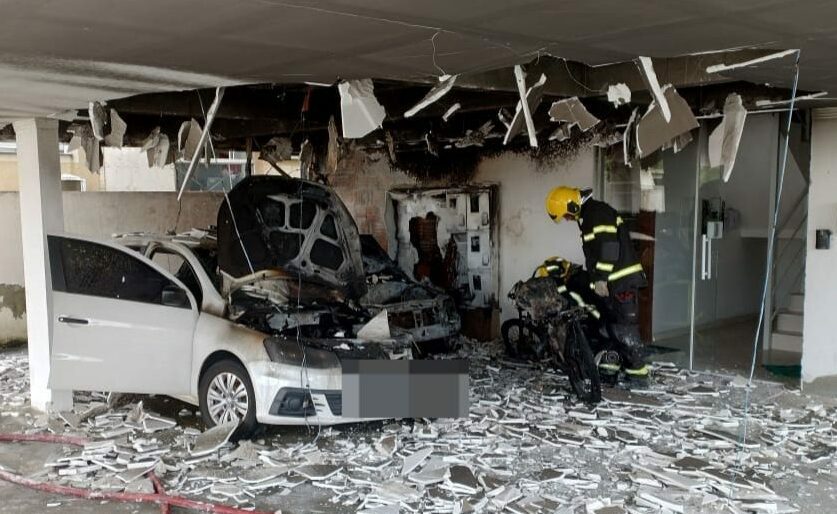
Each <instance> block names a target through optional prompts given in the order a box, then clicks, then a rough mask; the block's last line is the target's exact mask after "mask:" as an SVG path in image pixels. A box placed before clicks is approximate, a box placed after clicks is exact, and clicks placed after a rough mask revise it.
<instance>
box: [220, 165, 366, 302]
mask: <svg viewBox="0 0 837 514" xmlns="http://www.w3.org/2000/svg"><path fill="white" fill-rule="evenodd" d="M218 267H219V269H220V270H221V271H222V272H223V273H224V274H227V275H229V276H230V277H233V278H235V279H239V278H242V277H247V276H251V275H253V274H255V273H258V272H260V271H264V270H275V271H281V272H282V273H283V274H291V275H292V276H295V277H299V278H300V279H301V280H304V281H310V282H312V283H314V284H321V285H323V286H327V287H330V288H332V289H335V290H337V291H340V292H341V293H342V294H343V295H345V296H346V297H348V298H359V297H361V296H363V295H364V294H365V293H366V278H365V275H364V270H363V260H362V257H361V247H360V237H359V235H358V230H357V225H356V224H355V221H354V219H353V218H352V216H351V215H350V214H349V211H348V209H346V206H345V205H344V204H343V202H342V201H341V200H340V198H339V197H338V196H337V194H336V193H335V192H334V191H333V190H332V189H331V188H329V187H327V186H324V185H321V184H317V183H314V182H310V181H306V180H300V179H295V178H290V177H278V176H254V177H247V178H245V179H244V180H242V181H241V182H239V183H238V184H236V186H235V187H234V188H233V189H232V190H231V191H230V192H229V193H228V194H227V195H226V196H225V198H224V201H223V202H222V204H221V207H220V208H219V209H218Z"/></svg>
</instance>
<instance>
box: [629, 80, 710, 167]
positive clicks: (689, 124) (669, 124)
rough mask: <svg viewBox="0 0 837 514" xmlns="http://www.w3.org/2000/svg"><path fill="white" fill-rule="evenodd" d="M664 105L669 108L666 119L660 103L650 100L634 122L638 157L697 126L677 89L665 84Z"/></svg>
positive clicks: (646, 154) (650, 152)
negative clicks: (642, 113) (643, 112)
mask: <svg viewBox="0 0 837 514" xmlns="http://www.w3.org/2000/svg"><path fill="white" fill-rule="evenodd" d="M663 96H664V97H665V105H666V106H668V108H669V119H668V120H666V119H665V116H664V114H663V109H662V107H661V104H659V103H657V102H656V101H654V102H652V103H651V105H650V106H649V107H648V110H647V111H646V112H645V114H644V115H643V116H642V118H641V119H640V120H639V121H638V122H637V124H636V148H637V153H638V155H639V157H645V156H648V155H650V154H652V153H654V152H656V151H657V150H659V149H660V148H662V147H663V146H665V145H666V144H668V143H669V142H670V141H671V140H672V139H674V138H676V137H678V136H680V135H681V134H683V133H684V132H689V131H690V130H693V129H695V128H697V127H698V126H699V123H698V121H697V119H696V118H695V115H694V114H693V113H692V109H691V108H690V107H689V104H688V103H686V100H684V99H683V97H682V96H680V94H679V93H677V90H676V89H675V88H674V87H673V86H671V85H667V86H666V87H665V88H663Z"/></svg>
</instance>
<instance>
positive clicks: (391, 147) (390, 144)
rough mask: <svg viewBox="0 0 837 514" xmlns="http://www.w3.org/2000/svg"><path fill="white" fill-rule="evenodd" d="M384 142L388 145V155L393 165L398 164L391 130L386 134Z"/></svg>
mask: <svg viewBox="0 0 837 514" xmlns="http://www.w3.org/2000/svg"><path fill="white" fill-rule="evenodd" d="M384 142H385V143H386V145H387V154H389V160H390V162H391V163H393V164H394V163H395V162H397V159H398V156H397V155H396V154H395V138H394V137H392V132H390V131H389V130H387V131H385V132H384Z"/></svg>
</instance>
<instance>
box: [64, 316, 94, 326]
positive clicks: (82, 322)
mask: <svg viewBox="0 0 837 514" xmlns="http://www.w3.org/2000/svg"><path fill="white" fill-rule="evenodd" d="M58 321H59V322H60V323H66V324H68V325H87V324H88V323H90V320H86V319H83V318H71V317H69V316H58Z"/></svg>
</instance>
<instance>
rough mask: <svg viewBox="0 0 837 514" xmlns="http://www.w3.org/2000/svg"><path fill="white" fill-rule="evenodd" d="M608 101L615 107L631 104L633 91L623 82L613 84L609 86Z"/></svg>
mask: <svg viewBox="0 0 837 514" xmlns="http://www.w3.org/2000/svg"><path fill="white" fill-rule="evenodd" d="M607 101H608V102H610V103H612V104H613V106H614V107H619V106H622V105H626V104H629V103H631V89H630V88H629V87H628V85H627V84H625V83H623V82H620V83H619V84H611V85H609V86H607Z"/></svg>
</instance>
